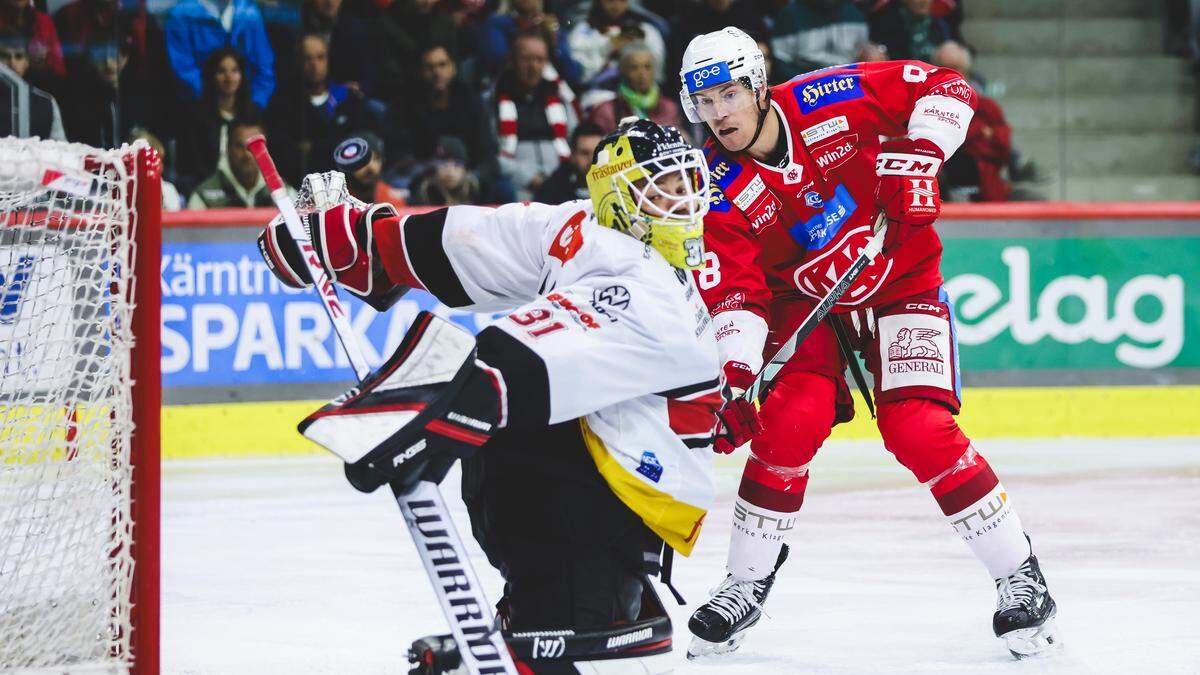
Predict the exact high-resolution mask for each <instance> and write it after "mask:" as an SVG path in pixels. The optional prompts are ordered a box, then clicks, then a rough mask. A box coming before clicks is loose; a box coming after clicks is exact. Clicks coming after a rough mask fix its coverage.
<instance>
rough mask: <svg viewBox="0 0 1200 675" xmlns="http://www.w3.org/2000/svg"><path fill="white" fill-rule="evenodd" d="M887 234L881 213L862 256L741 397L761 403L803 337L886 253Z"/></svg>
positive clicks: (856, 259) (884, 217) (885, 220)
mask: <svg viewBox="0 0 1200 675" xmlns="http://www.w3.org/2000/svg"><path fill="white" fill-rule="evenodd" d="M886 235H887V216H886V215H885V214H883V213H880V214H879V215H878V216H876V217H875V233H874V234H873V235H872V236H871V238H870V239H868V240H867V245H866V246H864V247H863V250H862V253H859V254H858V257H857V258H855V259H854V262H853V263H852V264H851V265H850V268H849V269H847V270H846V272H845V273H844V274H842V276H841V278H839V279H838V280H837V283H836V284H834V285H833V288H830V289H829V292H828V293H826V294H825V297H823V298H821V301H820V302H818V303H817V306H816V307H813V308H812V311H811V312H809V313H808V316H806V317H804V321H803V322H801V323H800V327H799V328H797V329H796V332H794V333H792V336H791V337H790V338H788V340H787V342H784V343H783V345H781V346H780V347H779V351H777V352H775V355H774V356H772V357H771V360H770V361H767V362H766V364H764V365H763V367H762V370H760V371H758V375H756V376H755V377H754V382H753V383H751V385H750V387H749V388H747V389H746V391H745V392H744V393H743V394H742V398H744V399H745V400H747V401H751V402H753V401H756V400H758V395H759V393H760V392H761V391H762V389H763V387H765V386H766V385H768V384H770V383H771V382H772V381H773V380H774V379H775V376H776V375H778V374H779V371H780V370H782V369H783V366H784V364H786V363H787V362H788V360H789V359H791V358H792V355H793V354H795V353H796V349H797V348H798V347H799V346H800V343H801V342H804V338H806V337H808V336H809V334H810V333H812V332H813V331H814V330H816V328H817V324H819V323H821V321H823V320H824V319H825V317H826V315H828V314H829V312H830V310H832V309H833V306H834V305H835V304H837V301H838V300H841V299H842V296H843V295H845V294H846V290H847V289H849V288H850V284H852V283H854V280H855V279H857V278H858V275H860V274H862V271H863V270H864V269H866V268H867V265H870V264H871V262H872V261H873V260H875V258H876V257H877V256H878V255H879V252H880V251H882V250H883V238H884V237H885V236H886Z"/></svg>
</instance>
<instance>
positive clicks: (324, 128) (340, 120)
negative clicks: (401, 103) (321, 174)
mask: <svg viewBox="0 0 1200 675" xmlns="http://www.w3.org/2000/svg"><path fill="white" fill-rule="evenodd" d="M298 47H299V60H300V79H299V86H298V87H297V88H296V89H295V90H292V91H282V92H280V93H279V94H278V95H276V96H275V98H274V99H273V100H272V101H271V107H270V108H268V109H267V122H268V126H269V127H270V130H271V137H272V138H273V139H274V141H275V147H277V148H283V149H282V150H280V151H279V155H278V157H277V160H278V164H279V171H280V173H281V174H282V175H283V177H284V179H285V180H287V181H289V182H292V183H298V182H299V181H300V179H301V178H303V177H304V174H306V173H311V172H313V171H326V170H329V169H330V168H332V165H331V161H332V160H331V158H332V156H333V148H334V146H335V145H337V143H338V141H340V140H341V139H343V138H345V137H346V135H347V134H348V133H349V132H351V131H353V130H356V129H373V128H375V126H376V125H375V124H374V120H373V119H372V117H371V113H370V111H369V110H368V107H367V103H366V100H365V98H364V97H363V95H362V94H361V93H360V92H358V91H356V90H354V89H351V88H349V87H347V86H345V85H343V84H337V83H334V82H330V80H329V45H328V44H326V42H325V40H324V39H323V38H321V36H319V35H315V34H308V35H305V36H304V37H302V38H300V44H299V45H298Z"/></svg>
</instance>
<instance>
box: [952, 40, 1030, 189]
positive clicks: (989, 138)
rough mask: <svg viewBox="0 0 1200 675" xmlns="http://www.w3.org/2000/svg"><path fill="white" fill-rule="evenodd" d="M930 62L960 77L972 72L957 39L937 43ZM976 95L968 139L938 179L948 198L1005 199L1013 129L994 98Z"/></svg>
mask: <svg viewBox="0 0 1200 675" xmlns="http://www.w3.org/2000/svg"><path fill="white" fill-rule="evenodd" d="M933 64H934V65H937V66H945V67H947V68H953V69H954V70H957V71H958V72H959V73H962V75H963V77H967V78H969V77H970V75H971V53H970V52H969V51H967V48H966V47H964V46H962V45H961V44H959V43H957V42H953V41H948V42H945V43H943V44H942V46H941V47H938V49H937V51H936V52H934V55H933ZM976 95H977V96H978V99H979V104H978V106H977V107H976V109H975V116H974V117H972V118H971V125H970V126H969V127H967V140H966V142H964V143H963V146H962V148H961V149H960V150H959V151H958V152H957V153H955V154H954V155H953V156H951V157H950V159H948V160H947V161H946V164H945V166H944V167H943V168H942V175H941V178H940V181H941V184H942V186H943V190H945V192H946V193H947V196H948V198H951V199H954V198H957V199H960V200H961V199H964V198H965V199H969V200H971V201H979V202H1001V201H1006V200H1008V198H1009V195H1010V193H1011V187H1010V185H1009V183H1008V181H1007V180H1006V179H1005V178H1004V170H1005V169H1006V168H1007V167H1008V166H1009V164H1010V161H1011V160H1012V154H1013V148H1012V129H1011V128H1009V126H1008V122H1007V121H1005V119H1004V112H1003V111H1002V110H1000V105H999V104H998V103H996V101H995V100H994V99H991V98H988V97H987V96H983V95H982V94H979V93H978V92H976Z"/></svg>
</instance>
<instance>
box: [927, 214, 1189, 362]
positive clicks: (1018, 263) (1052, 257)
mask: <svg viewBox="0 0 1200 675" xmlns="http://www.w3.org/2000/svg"><path fill="white" fill-rule="evenodd" d="M944 244H945V247H946V252H945V255H944V256H943V258H942V261H943V268H944V270H945V272H946V277H947V279H948V281H947V282H946V284H945V287H946V291H947V293H948V294H949V295H950V296H951V298H953V299H954V301H955V310H956V313H957V314H958V318H959V321H958V323H957V329H958V339H959V343H960V344H961V345H962V347H963V349H962V352H961V353H962V363H963V368H964V369H965V370H970V369H972V368H978V369H1014V368H1017V369H1020V368H1045V369H1104V368H1122V367H1124V368H1129V367H1132V368H1161V367H1164V366H1173V367H1196V366H1198V365H1200V349H1198V347H1197V344H1196V338H1195V336H1196V330H1197V328H1198V326H1197V320H1198V319H1197V315H1198V314H1200V298H1198V297H1197V290H1198V289H1200V276H1198V274H1197V267H1196V264H1195V263H1196V260H1198V259H1200V239H1196V238H1179V239H1170V238H1148V239H1136V240H1135V239H1000V240H997V239H982V240H981V239H972V240H953V239H951V240H946V241H945V242H944ZM1151 261H1153V263H1151Z"/></svg>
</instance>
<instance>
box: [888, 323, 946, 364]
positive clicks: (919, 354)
mask: <svg viewBox="0 0 1200 675" xmlns="http://www.w3.org/2000/svg"><path fill="white" fill-rule="evenodd" d="M941 334H942V332H941V331H940V330H934V329H933V328H901V329H900V330H899V332H897V333H896V341H895V342H891V343H889V344H888V359H889V360H892V361H898V360H904V359H931V360H935V361H941V360H942V350H940V349H938V346H937V344H935V343H934V342H933V338H935V337H937V336H939V335H941Z"/></svg>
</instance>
